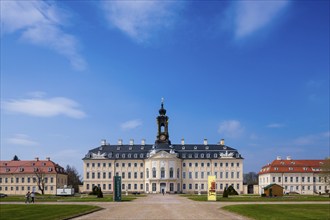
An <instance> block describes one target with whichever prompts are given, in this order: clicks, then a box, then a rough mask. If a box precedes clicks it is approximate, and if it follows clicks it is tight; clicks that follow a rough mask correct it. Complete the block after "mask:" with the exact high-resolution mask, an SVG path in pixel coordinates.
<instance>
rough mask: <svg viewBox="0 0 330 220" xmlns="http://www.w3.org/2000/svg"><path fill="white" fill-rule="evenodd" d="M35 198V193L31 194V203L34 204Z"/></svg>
mask: <svg viewBox="0 0 330 220" xmlns="http://www.w3.org/2000/svg"><path fill="white" fill-rule="evenodd" d="M34 196H35V194H34V192H32V193H31V202H32V203H34Z"/></svg>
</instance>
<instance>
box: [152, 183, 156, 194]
mask: <svg viewBox="0 0 330 220" xmlns="http://www.w3.org/2000/svg"><path fill="white" fill-rule="evenodd" d="M152 191H153V192H156V183H152Z"/></svg>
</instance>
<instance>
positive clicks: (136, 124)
mask: <svg viewBox="0 0 330 220" xmlns="http://www.w3.org/2000/svg"><path fill="white" fill-rule="evenodd" d="M141 125H142V120H141V119H134V120H130V121H126V122H124V123H122V124H121V125H120V127H121V129H123V130H131V129H134V128H137V127H139V126H141Z"/></svg>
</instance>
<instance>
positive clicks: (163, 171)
mask: <svg viewBox="0 0 330 220" xmlns="http://www.w3.org/2000/svg"><path fill="white" fill-rule="evenodd" d="M160 178H165V168H164V167H162V168H160Z"/></svg>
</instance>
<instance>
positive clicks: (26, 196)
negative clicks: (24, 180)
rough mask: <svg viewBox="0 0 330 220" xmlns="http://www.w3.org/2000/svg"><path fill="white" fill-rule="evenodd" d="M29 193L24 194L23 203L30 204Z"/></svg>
mask: <svg viewBox="0 0 330 220" xmlns="http://www.w3.org/2000/svg"><path fill="white" fill-rule="evenodd" d="M30 195H31V194H30V191H28V192H27V193H26V194H25V203H30Z"/></svg>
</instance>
